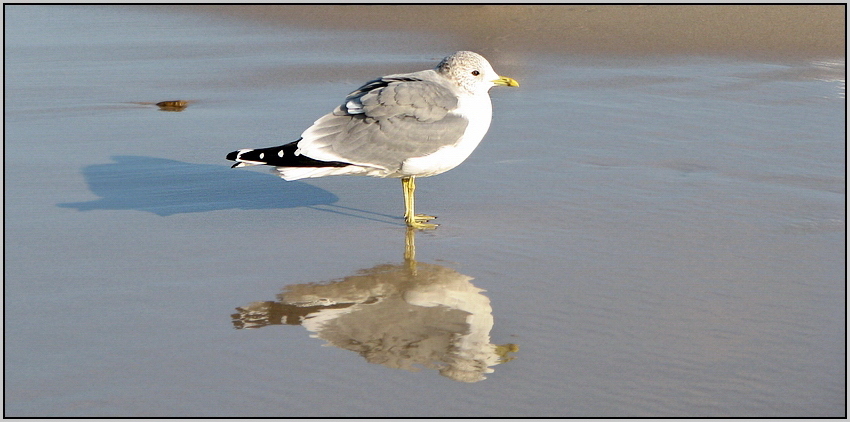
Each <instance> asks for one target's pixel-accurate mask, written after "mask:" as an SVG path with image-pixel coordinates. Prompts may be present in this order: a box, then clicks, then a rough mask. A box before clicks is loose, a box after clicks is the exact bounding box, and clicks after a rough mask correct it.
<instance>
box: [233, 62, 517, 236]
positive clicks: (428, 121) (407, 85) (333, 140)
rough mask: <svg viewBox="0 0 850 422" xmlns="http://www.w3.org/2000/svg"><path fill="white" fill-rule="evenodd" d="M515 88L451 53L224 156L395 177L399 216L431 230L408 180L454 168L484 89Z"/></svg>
mask: <svg viewBox="0 0 850 422" xmlns="http://www.w3.org/2000/svg"><path fill="white" fill-rule="evenodd" d="M496 85H502V86H519V84H518V83H517V82H516V81H515V80H513V79H511V78H508V77H501V76H499V75H498V74H497V73H496V72H495V71H494V70H493V68H492V67H491V66H490V63H488V62H487V60H486V59H484V57H482V56H480V55H479V54H476V53H473V52H469V51H459V52H457V53H455V54H453V55H451V56H448V57H446V58H445V59H443V60H442V61H441V62H440V64H438V65H437V67H435V68H434V69H431V70H423V71H419V72H414V73H406V74H395V75H389V76H384V77H382V78H378V79H375V80H373V81H370V82H367V83H366V84H364V85H363V86H362V87H360V88H358V89H357V90H355V91H354V92H352V93H351V94H349V95H348V96H347V97H346V98H345V101H343V103H342V104H341V105H340V106H339V107H337V108H336V109H335V110H334V111H333V112H331V113H328V114H326V115H324V116H322V117H321V118H319V119H318V120H316V122H315V123H314V124H313V125H312V126H310V127H309V128H307V130H305V131H304V132H303V133H302V134H301V138H300V139H299V140H297V141H295V142H292V143H289V144H286V145H282V146H279V147H272V148H262V149H241V150H238V151H234V152H232V153H230V154H228V156H227V158H228V159H230V160H234V161H236V164H235V165H234V167H242V166H247V165H258V164H265V165H270V166H274V167H275V171H276V172H277V173H278V175H280V176H281V177H282V178H284V179H286V180H297V179H303V178H308V177H323V176H330V175H366V176H374V177H398V178H401V179H402V183H403V186H404V193H405V221H406V222H407V225H408V226H410V227H415V228H420V229H423V228H433V227H436V225H435V224H427V223H425V222H426V221H428V220H430V219H433V218H434V217H430V216H422V215H415V214H414V213H413V189H414V188H415V185H414V183H413V180H414V178H415V177H426V176H433V175H437V174H440V173H443V172H446V171H448V170H451V169H453V168H454V167H457V166H458V165H459V164H460V163H462V162H463V161H464V160H466V158H467V157H469V155H470V154H471V153H472V151H473V150H474V149H475V148H476V147H477V146H478V144H479V143H480V142H481V140H482V139H483V138H484V135H485V134H486V133H487V130H488V129H489V127H490V121H491V119H492V105H491V103H490V96H489V94H488V91H489V90H490V88H491V87H493V86H496Z"/></svg>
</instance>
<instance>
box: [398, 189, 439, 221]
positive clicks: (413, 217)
mask: <svg viewBox="0 0 850 422" xmlns="http://www.w3.org/2000/svg"><path fill="white" fill-rule="evenodd" d="M401 187H402V189H403V190H404V221H405V223H407V226H408V227H412V228H414V229H420V230H425V229H434V228H436V227H437V224H432V223H427V221H429V220H433V219H435V218H437V217H434V216H431V215H424V214H414V212H413V195H414V191H415V190H416V182H414V180H413V176H410V177H403V178H402V179H401Z"/></svg>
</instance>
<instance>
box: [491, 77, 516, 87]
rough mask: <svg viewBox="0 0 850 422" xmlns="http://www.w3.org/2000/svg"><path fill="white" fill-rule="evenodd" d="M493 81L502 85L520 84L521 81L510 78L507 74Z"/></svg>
mask: <svg viewBox="0 0 850 422" xmlns="http://www.w3.org/2000/svg"><path fill="white" fill-rule="evenodd" d="M492 82H493V83H494V84H496V85H500V86H519V82H517V81H516V80H515V79H514V78H509V77H507V76H499V79H495V80H493V81H492Z"/></svg>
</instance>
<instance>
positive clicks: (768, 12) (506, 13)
mask: <svg viewBox="0 0 850 422" xmlns="http://www.w3.org/2000/svg"><path fill="white" fill-rule="evenodd" d="M169 7H172V6H169ZM186 7H187V8H191V9H194V10H203V11H206V12H211V13H215V14H221V15H227V16H230V17H240V18H250V19H254V20H257V21H261V22H265V23H272V24H274V23H280V24H285V25H289V26H293V25H295V26H299V25H300V26H304V27H317V26H318V27H323V28H336V29H339V30H344V31H359V30H366V31H374V30H394V31H399V30H413V31H425V32H428V33H433V34H439V33H445V34H447V35H448V36H449V37H450V38H451V39H453V40H455V41H456V42H455V43H454V44H458V45H465V46H468V47H466V48H469V49H474V50H479V51H482V52H485V53H486V52H490V51H500V52H513V51H535V52H551V53H571V54H616V55H645V54H653V55H669V54H711V55H715V54H724V55H733V56H740V57H747V58H757V59H818V58H824V57H830V58H835V57H843V56H844V50H845V31H844V28H845V6H844V5H841V4H837V5H653V6H643V5H634V6H631V5H534V6H517V5H481V6H478V5H468V6H434V5H370V6H363V5H321V6H319V5H253V6H186ZM351 41H356V39H352V40H351ZM420 41H421V40H420Z"/></svg>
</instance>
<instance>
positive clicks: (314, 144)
mask: <svg viewBox="0 0 850 422" xmlns="http://www.w3.org/2000/svg"><path fill="white" fill-rule="evenodd" d="M426 72H432V71H423V72H417V73H412V74H407V75H392V76H385V77H383V78H381V79H376V80H374V81H371V82H368V83H366V84H365V85H363V86H362V87H360V88H359V89H357V90H356V91H354V92H352V93H351V94H349V95H348V97H346V99H345V103H344V104H343V105H341V106H339V107H337V108H336V109H335V110H334V111H333V112H332V113H330V114H327V115H325V116H323V117H322V118H320V119H319V120H317V121H316V123H314V124H313V126H311V127H310V128H309V129H307V130H306V131H304V133H303V134H302V135H301V137H302V140H301V141H300V142H299V143H298V148H299V150H300V153H302V154H304V155H306V156H308V157H310V158H314V159H317V160H323V161H343V162H348V163H352V164H359V165H364V166H369V167H380V168H386V169H388V170H391V171H392V170H397V169H399V168H400V167H401V165H402V163H403V162H404V160H406V159H408V158H411V157H422V156H425V155H428V154H430V153H433V152H435V151H437V150H438V149H439V148H440V147H443V146H446V145H453V144H455V143H456V142H457V141H458V139H460V137H461V136H462V135H463V133H464V132H465V131H466V126H467V123H468V122H467V120H466V119H465V118H463V117H461V116H458V115H455V114H450V113H449V112H450V111H452V110H454V109H455V108H457V104H458V99H457V96H456V95H455V94H454V92H452V91H451V89H449V88H448V86H446V85H443V84H441V83H440V82H439V81H436V80H432V79H434V78H432V77H429V76H430V75H428V74H427V73H426Z"/></svg>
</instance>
